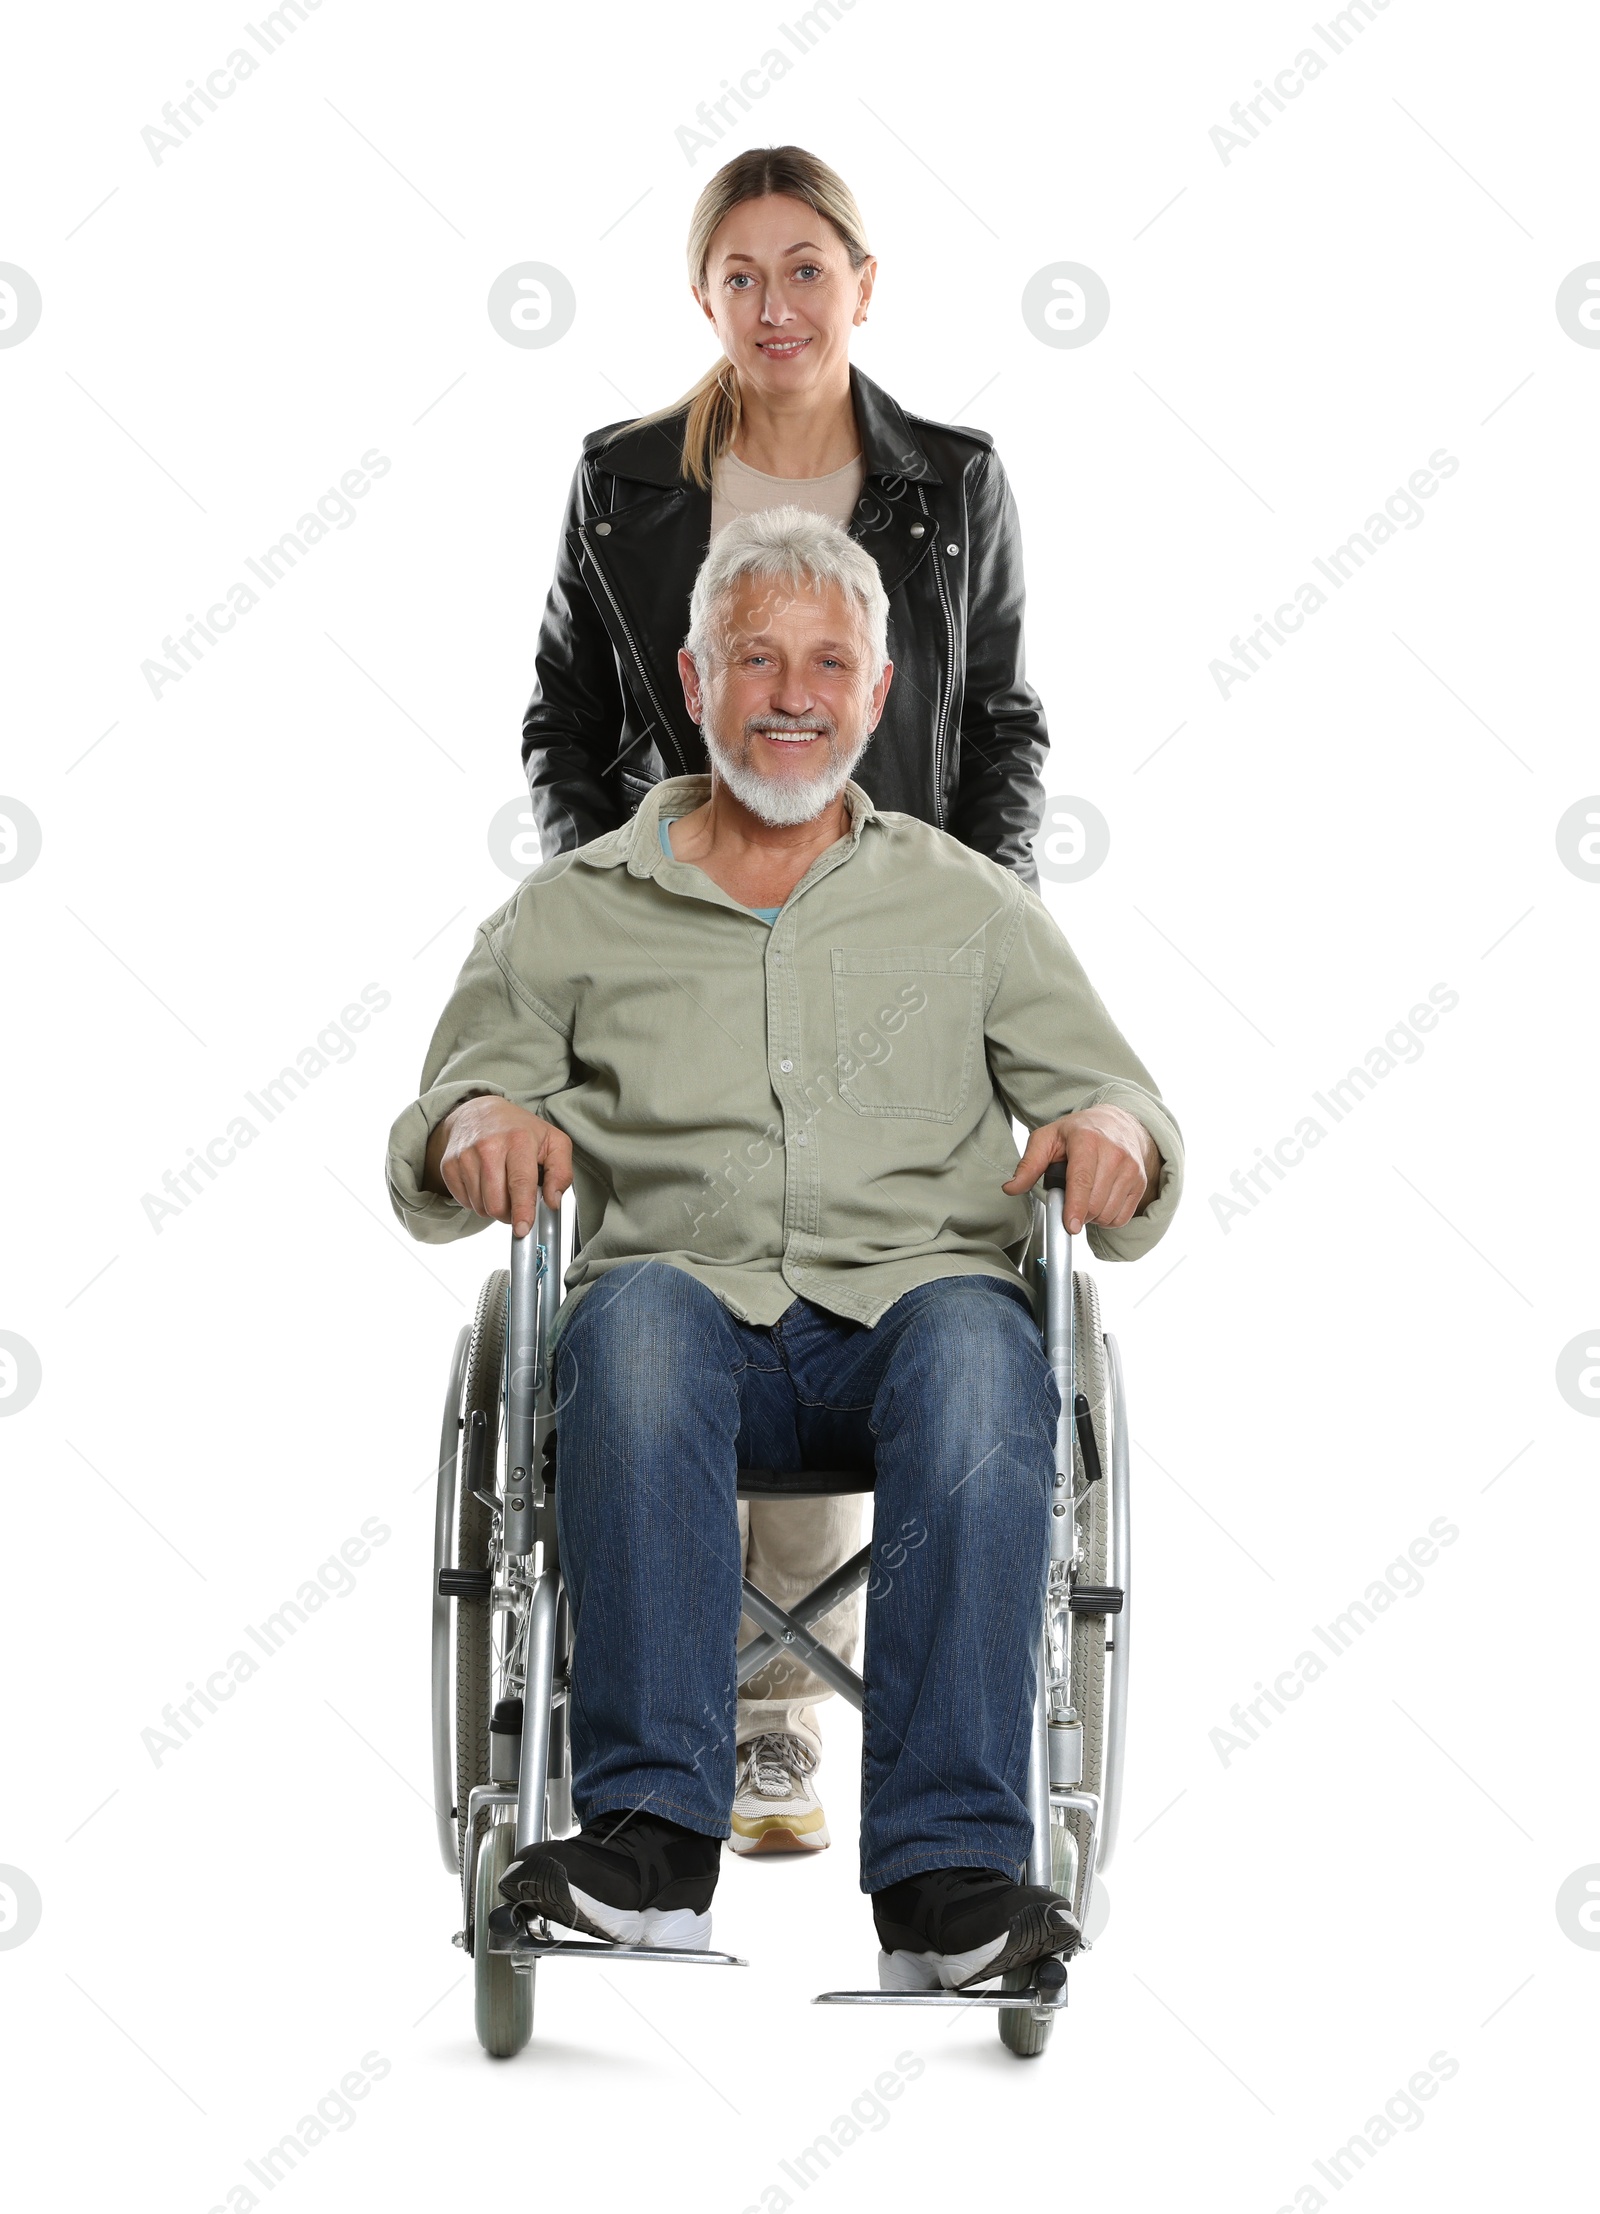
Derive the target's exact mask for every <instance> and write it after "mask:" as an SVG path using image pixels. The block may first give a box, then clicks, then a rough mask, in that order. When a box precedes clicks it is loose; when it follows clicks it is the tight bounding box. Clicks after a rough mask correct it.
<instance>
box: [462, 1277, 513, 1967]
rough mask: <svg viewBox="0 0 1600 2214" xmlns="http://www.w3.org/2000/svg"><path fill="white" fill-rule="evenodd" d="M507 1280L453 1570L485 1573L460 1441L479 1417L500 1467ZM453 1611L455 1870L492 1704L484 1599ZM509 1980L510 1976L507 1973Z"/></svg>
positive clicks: (485, 1556)
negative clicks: (473, 1439)
mask: <svg viewBox="0 0 1600 2214" xmlns="http://www.w3.org/2000/svg"><path fill="white" fill-rule="evenodd" d="M510 1288H511V1277H510V1273H509V1271H508V1270H506V1269H503V1268H501V1269H496V1270H495V1272H494V1274H493V1275H492V1276H491V1277H489V1278H488V1280H487V1281H486V1282H485V1284H484V1287H483V1289H482V1291H481V1292H479V1294H478V1311H477V1314H476V1315H475V1316H474V1318H473V1324H472V1343H471V1345H470V1346H469V1347H468V1350H467V1374H466V1381H465V1383H464V1385H463V1387H462V1392H461V1422H462V1428H461V1450H460V1458H459V1463H458V1467H459V1475H458V1479H457V1482H458V1491H457V1498H456V1566H457V1567H458V1568H479V1569H481V1568H487V1567H488V1565H489V1538H490V1534H491V1531H492V1528H493V1519H492V1517H491V1515H490V1513H489V1509H488V1508H487V1507H486V1506H485V1505H484V1504H483V1501H482V1500H481V1499H479V1498H478V1497H477V1496H476V1494H475V1493H473V1492H472V1491H471V1490H469V1489H468V1486H467V1440H468V1438H469V1437H470V1436H471V1433H472V1417H473V1415H474V1414H475V1413H477V1412H479V1411H480V1410H481V1411H482V1413H483V1415H484V1418H485V1420H486V1421H487V1423H488V1426H489V1440H488V1449H487V1451H486V1453H485V1455H484V1468H485V1471H486V1472H487V1473H489V1474H491V1475H492V1473H493V1471H494V1470H495V1468H496V1467H497V1466H498V1464H499V1455H500V1412H501V1391H502V1377H503V1372H504V1368H505V1343H506V1302H507V1298H508V1296H509V1293H510ZM455 1609H456V1670H455V1674H456V1838H457V1841H458V1849H459V1853H460V1857H461V1865H462V1867H463V1868H465V1866H466V1854H467V1847H468V1842H469V1841H468V1838H467V1805H468V1801H469V1798H470V1795H471V1793H472V1790H473V1788H474V1786H475V1785H477V1784H485V1783H487V1782H488V1781H489V1714H490V1710H491V1708H492V1706H493V1703H494V1650H493V1632H494V1609H493V1607H492V1606H491V1605H490V1603H489V1601H488V1600H487V1599H458V1600H457V1601H456V1603H455ZM507 1973H508V1974H509V1973H510V1971H509V1970H508V1971H507Z"/></svg>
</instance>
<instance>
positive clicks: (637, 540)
mask: <svg viewBox="0 0 1600 2214" xmlns="http://www.w3.org/2000/svg"><path fill="white" fill-rule="evenodd" d="M850 397H851V401H852V403H853V405H854V409H855V418H856V427H857V429H858V430H859V432H860V435H861V450H862V454H863V457H864V459H865V462H866V477H865V481H864V483H863V486H862V492H861V498H860V501H859V503H858V504H857V507H856V511H855V514H854V516H853V517H852V519H851V523H850V535H851V536H852V537H853V538H855V539H857V540H858V541H859V542H860V543H861V544H862V545H864V546H866V547H867V548H868V549H869V550H870V551H871V553H872V554H873V556H874V558H875V559H876V561H877V563H878V567H879V570H880V571H881V573H882V576H883V583H884V589H885V590H886V592H887V593H888V595H889V658H890V659H891V660H892V661H893V663H894V676H893V679H892V681H891V682H890V685H889V695H888V699H887V702H886V703H885V707H884V712H883V717H882V719H881V721H880V722H879V724H878V727H877V730H876V731H875V732H874V734H873V737H872V740H871V743H870V744H869V746H868V748H867V751H866V752H865V753H864V754H863V756H862V758H861V763H860V766H859V769H858V770H857V776H856V781H857V782H858V783H860V784H861V785H862V786H863V787H864V789H865V790H866V791H867V792H869V793H870V794H871V796H872V799H873V802H874V804H875V805H876V806H878V807H885V808H895V809H898V810H900V811H902V812H904V813H906V814H909V815H915V816H918V817H919V818H920V819H921V820H922V821H923V822H928V823H933V824H936V825H937V826H938V828H939V829H941V830H947V831H949V832H950V834H951V835H952V836H953V837H956V838H959V839H960V840H961V842H962V843H963V844H964V845H968V846H972V847H974V848H975V849H976V850H977V851H978V852H979V853H985V854H988V855H989V856H990V858H991V859H992V860H995V861H998V862H1000V863H1001V864H1002V865H1003V866H1004V867H1006V868H1009V869H1014V870H1015V871H1016V873H1017V874H1018V875H1019V876H1020V877H1021V878H1022V880H1023V881H1024V883H1026V884H1029V885H1032V886H1034V887H1035V888H1037V883H1038V878H1037V872H1036V870H1035V868H1034V860H1033V839H1034V836H1035V834H1036V832H1037V831H1038V828H1039V823H1040V819H1041V816H1042V814H1043V808H1044V793H1043V787H1042V786H1041V784H1040V781H1039V771H1040V768H1041V767H1042V765H1043V762H1044V758H1045V754H1046V753H1047V751H1048V750H1049V738H1048V736H1047V734H1046V731H1045V724H1044V711H1043V709H1042V707H1041V706H1040V703H1039V698H1038V695H1037V694H1036V693H1035V692H1034V690H1033V688H1032V686H1031V685H1030V684H1029V683H1028V681H1027V678H1026V676H1025V675H1024V674H1023V653H1022V612H1023V585H1022V545H1021V538H1020V534H1019V531H1018V526H1017V512H1016V506H1015V503H1014V502H1013V500H1012V497H1011V489H1010V486H1009V485H1008V484H1007V482H1006V476H1005V471H1004V470H1003V469H1002V467H1001V466H1000V457H999V455H998V454H997V453H996V452H995V450H994V445H993V442H992V441H991V439H990V438H989V437H988V435H987V434H986V433H985V432H983V431H978V430H963V429H957V428H955V427H954V426H952V425H951V424H948V423H931V422H928V421H926V420H924V419H923V418H922V417H921V416H908V415H905V414H903V413H902V411H901V410H900V408H898V407H897V406H896V405H895V403H894V401H893V400H892V399H891V398H890V397H889V395H888V393H887V392H884V391H883V390H882V389H881V388H880V387H879V386H877V385H875V384H874V383H873V382H872V381H871V379H870V378H868V377H864V376H863V375H862V374H861V372H860V370H859V369H856V368H852V369H851V371H850ZM683 421H684V418H683V416H682V415H681V414H679V415H674V416H669V417H668V418H667V419H666V420H665V421H663V422H660V423H652V424H648V425H646V426H644V427H643V428H641V429H639V430H636V431H631V432H627V433H625V434H624V435H623V436H622V437H620V438H618V439H617V440H616V441H615V443H614V444H610V445H608V444H606V437H607V432H606V431H605V430H598V431H592V432H591V433H590V435H589V436H588V437H587V438H586V439H585V440H584V442H583V458H582V459H581V461H580V462H579V464H578V468H577V473H576V474H575V476H574V477H573V480H572V492H571V496H570V498H569V500H568V504H567V514H566V522H565V525H564V528H563V535H562V540H561V547H560V551H559V554H558V556H557V561H556V573H555V580H554V582H553V584H552V585H551V588H550V598H549V602H548V604H547V606H546V608H545V616H544V622H543V625H542V626H541V629H540V632H539V645H538V653H537V657H536V667H537V672H538V673H537V679H536V682H535V685H534V692H533V697H532V699H531V700H530V701H529V703H528V711H527V714H526V715H525V716H524V718H523V724H522V759H523V765H524V767H525V768H526V770H527V772H528V783H529V789H530V791H531V793H532V798H533V813H534V820H535V821H536V823H537V824H538V827H539V834H540V838H541V840H542V843H543V848H544V852H545V854H546V855H547V856H548V855H550V854H552V853H557V852H565V851H568V850H570V848H572V847H574V846H579V845H583V844H586V843H587V842H588V840H589V839H591V838H598V837H600V836H602V835H603V834H604V833H605V832H606V831H608V830H614V829H616V828H617V827H618V825H619V824H621V823H623V822H624V821H626V819H627V818H628V816H629V815H631V814H632V813H633V811H634V809H635V808H636V807H637V806H638V804H639V802H640V800H641V799H642V798H643V797H644V794H645V793H646V792H647V791H648V790H649V788H650V786H651V785H652V784H654V783H656V782H658V781H659V780H660V779H661V778H662V777H668V776H687V775H691V774H695V773H703V772H704V770H705V769H706V767H707V761H706V754H705V747H704V744H703V741H702V739H701V736H700V732H699V731H698V729H697V728H696V727H695V725H694V724H693V723H692V722H691V721H690V719H689V715H688V711H687V710H686V708H685V707H684V704H683V688H682V685H681V684H680V682H679V678H678V668H677V656H678V649H679V647H680V646H681V645H682V644H683V638H684V633H685V631H686V630H687V629H688V627H689V594H690V590H691V588H692V587H693V584H694V579H695V575H696V572H697V571H698V569H699V566H700V563H701V561H702V560H703V559H704V557H705V553H706V548H707V545H708V543H709V540H710V535H711V495H710V493H709V492H706V491H702V490H701V489H700V487H699V486H698V485H696V484H694V483H692V482H690V481H689V480H688V479H686V478H685V477H684V476H683V475H682V473H681V469H680V455H681V453H682V447H683ZM613 427H614V426H613Z"/></svg>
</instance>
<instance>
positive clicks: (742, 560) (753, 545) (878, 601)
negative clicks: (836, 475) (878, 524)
mask: <svg viewBox="0 0 1600 2214" xmlns="http://www.w3.org/2000/svg"><path fill="white" fill-rule="evenodd" d="M747 577H748V578H752V579H759V580H760V581H761V582H763V583H769V582H770V583H781V584H788V585H790V586H792V587H793V588H794V590H795V591H797V592H799V591H804V590H806V589H807V588H808V587H809V588H811V589H813V590H814V589H816V588H817V587H818V586H826V585H830V584H831V585H835V586H837V588H838V589H839V591H840V592H842V593H843V595H844V597H845V599H846V600H847V601H848V602H850V603H852V604H853V606H854V609H855V612H856V615H857V617H858V619H859V621H860V623H861V627H862V630H863V631H864V633H865V636H866V643H867V652H868V655H869V657H870V659H871V663H872V667H871V673H870V681H871V682H872V683H873V684H876V683H877V681H878V679H879V677H880V676H882V674H883V670H884V664H885V662H886V661H887V660H888V658H889V596H888V594H887V593H886V592H885V591H884V589H883V579H882V577H881V576H880V575H879V574H878V564H877V563H876V562H875V561H874V560H873V558H872V556H871V554H869V553H868V552H867V550H866V548H865V547H864V546H860V545H858V544H857V543H856V541H855V540H854V539H853V538H852V537H851V536H850V533H849V532H848V531H847V530H846V529H844V527H843V525H842V524H839V523H836V522H834V520H833V518H832V517H831V516H828V515H815V514H813V513H812V512H811V511H810V509H808V508H803V507H768V508H763V509H762V510H761V511H760V512H759V513H758V514H755V515H736V516H735V517H734V519H733V521H732V522H731V523H727V524H725V525H724V526H723V528H722V529H721V530H719V531H718V533H717V535H716V537H715V538H713V540H712V541H711V550H710V552H709V553H708V554H707V555H706V558H705V560H704V561H703V562H702V563H701V564H700V574H699V575H698V576H697V577H696V578H695V580H694V592H693V594H692V596H691V598H690V601H689V635H688V637H687V638H685V640H684V642H683V644H684V650H685V652H686V653H688V655H689V656H690V658H691V659H692V660H693V662H694V665H695V667H696V668H697V669H698V670H699V671H700V674H701V676H702V678H704V677H705V676H707V675H708V674H709V673H710V669H711V666H712V661H713V659H714V657H715V654H716V650H717V648H718V646H719V644H720V643H721V628H722V626H721V624H720V623H719V620H718V618H719V616H720V615H721V614H722V609H723V602H724V601H725V600H726V599H727V598H728V596H729V594H730V593H731V592H732V591H733V590H734V588H735V587H736V586H737V585H740V584H742V583H743V582H744V581H745V579H746V578H747Z"/></svg>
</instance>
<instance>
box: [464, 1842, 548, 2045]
mask: <svg viewBox="0 0 1600 2214" xmlns="http://www.w3.org/2000/svg"><path fill="white" fill-rule="evenodd" d="M515 1849H516V1840H515V1834H514V1832H513V1830H512V1826H511V1824H510V1823H509V1822H495V1823H492V1824H491V1825H490V1826H489V1828H488V1829H486V1830H485V1831H484V1832H483V1834H482V1836H481V1837H480V1838H479V1840H478V1858H477V1863H476V1866H475V1868H474V1870H473V1877H472V2004H473V2014H474V2017H475V2019H476V2024H477V2031H478V2043H479V2044H480V2045H481V2046H482V2047H483V2049H484V2051H485V2052H486V2053H491V2054H492V2055H493V2056H494V2058H495V2059H496V2060H509V2059H510V2058H511V2057H512V2055H513V2054H514V2053H520V2052H521V2050H522V2048H523V2046H524V2045H526V2043H527V2042H528V2039H529V2038H530V2037H531V2036H532V2035H533V1975H532V1972H531V1970H524V1971H522V1972H520V1973H519V1971H518V1970H517V1969H516V1968H515V1967H514V1966H513V1965H512V1962H511V1958H510V1955H509V1954H507V1953H503V1952H494V1951H491V1949H490V1917H491V1916H492V1915H494V1914H495V1913H496V1911H497V1910H499V1911H503V1912H505V1913H510V1911H511V1910H510V1909H509V1908H507V1907H506V1906H505V1903H504V1901H503V1900H502V1899H501V1897H500V1878H501V1877H502V1876H503V1875H504V1874H505V1872H506V1870H507V1868H508V1867H509V1866H510V1865H511V1862H512V1859H513V1857H514V1855H515Z"/></svg>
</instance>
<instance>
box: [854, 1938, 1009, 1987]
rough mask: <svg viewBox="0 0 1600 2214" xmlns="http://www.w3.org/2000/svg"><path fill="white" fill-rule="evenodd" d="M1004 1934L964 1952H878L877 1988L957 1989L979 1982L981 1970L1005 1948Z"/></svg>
mask: <svg viewBox="0 0 1600 2214" xmlns="http://www.w3.org/2000/svg"><path fill="white" fill-rule="evenodd" d="M1005 1942H1006V1940H1005V1933H1004V1932H1003V1931H1002V1932H1001V1934H1000V1936H998V1937H994V1938H991V1939H990V1941H989V1943H988V1944H987V1945H975V1946H974V1947H973V1948H972V1950H971V1951H970V1952H966V1953H879V1955H878V1989H879V1990H880V1991H937V1990H939V1989H940V1987H941V1986H942V1987H943V1988H944V1989H945V1990H946V1991H956V1990H959V1989H960V1988H961V1987H962V1986H963V1985H964V1984H967V1983H969V1982H974V1981H981V1978H982V1971H983V1969H984V1968H985V1966H986V1965H987V1964H988V1963H989V1962H990V1961H991V1960H995V1959H997V1958H998V1957H999V1955H1000V1954H1001V1953H1002V1952H1003V1951H1004V1950H1005Z"/></svg>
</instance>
